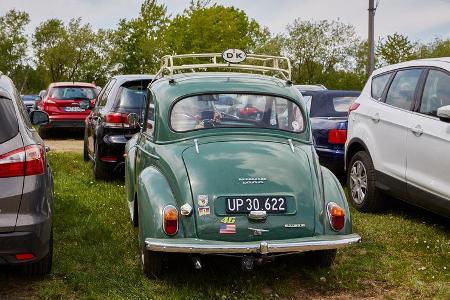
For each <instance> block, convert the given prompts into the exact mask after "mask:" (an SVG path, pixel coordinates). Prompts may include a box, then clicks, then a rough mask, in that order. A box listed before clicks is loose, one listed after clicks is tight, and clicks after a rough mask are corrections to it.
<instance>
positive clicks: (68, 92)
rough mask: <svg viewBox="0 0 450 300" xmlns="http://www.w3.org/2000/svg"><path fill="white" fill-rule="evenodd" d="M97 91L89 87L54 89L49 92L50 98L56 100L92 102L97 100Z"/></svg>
mask: <svg viewBox="0 0 450 300" xmlns="http://www.w3.org/2000/svg"><path fill="white" fill-rule="evenodd" d="M97 95H98V91H97V89H96V88H91V87H74V86H70V87H64V86H61V87H54V88H52V90H51V91H50V96H49V97H50V98H52V99H57V100H74V99H79V100H92V99H95V98H97Z"/></svg>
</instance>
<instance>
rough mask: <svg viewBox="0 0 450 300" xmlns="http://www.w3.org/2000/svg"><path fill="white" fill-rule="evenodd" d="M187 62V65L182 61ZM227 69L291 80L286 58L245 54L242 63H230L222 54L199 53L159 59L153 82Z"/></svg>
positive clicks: (289, 65) (289, 67) (288, 62)
mask: <svg viewBox="0 0 450 300" xmlns="http://www.w3.org/2000/svg"><path fill="white" fill-rule="evenodd" d="M186 60H189V63H183V61H186ZM214 68H215V69H228V70H243V71H256V72H260V73H262V74H266V73H271V74H273V76H275V75H279V76H281V78H282V79H284V80H291V62H290V61H289V59H288V58H287V57H282V56H271V55H257V54H247V55H245V59H244V60H243V63H242V64H241V63H230V62H227V61H226V60H225V59H224V58H223V54H222V53H201V54H183V55H166V56H163V58H162V59H161V69H160V70H159V71H158V73H157V74H156V75H155V80H156V79H157V78H159V77H164V75H173V74H176V73H183V71H190V72H196V70H207V69H214Z"/></svg>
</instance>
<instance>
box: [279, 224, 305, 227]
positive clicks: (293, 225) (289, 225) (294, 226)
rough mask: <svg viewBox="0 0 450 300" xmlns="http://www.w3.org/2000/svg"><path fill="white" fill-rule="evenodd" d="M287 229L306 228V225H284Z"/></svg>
mask: <svg viewBox="0 0 450 300" xmlns="http://www.w3.org/2000/svg"><path fill="white" fill-rule="evenodd" d="M284 227H285V228H305V227H306V224H284Z"/></svg>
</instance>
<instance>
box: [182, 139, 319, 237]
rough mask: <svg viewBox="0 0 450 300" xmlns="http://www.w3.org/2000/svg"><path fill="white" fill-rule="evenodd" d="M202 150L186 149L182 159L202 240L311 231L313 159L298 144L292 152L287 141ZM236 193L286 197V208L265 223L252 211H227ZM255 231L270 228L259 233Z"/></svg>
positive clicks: (229, 144) (308, 233) (295, 234)
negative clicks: (252, 215) (251, 216)
mask: <svg viewBox="0 0 450 300" xmlns="http://www.w3.org/2000/svg"><path fill="white" fill-rule="evenodd" d="M198 148H199V153H197V151H196V148H195V147H189V148H187V149H186V150H185V151H184V152H183V160H184V163H185V166H186V169H187V172H188V175H189V180H190V183H191V190H192V196H193V202H194V207H195V213H196V215H197V218H196V222H197V234H198V237H199V238H202V239H209V240H223V241H249V240H269V239H287V238H296V237H307V236H312V235H313V232H314V221H315V207H314V206H315V201H314V195H315V193H314V188H313V186H312V180H311V168H310V163H309V158H308V155H307V154H306V152H304V151H303V150H302V149H301V148H300V147H295V153H294V152H292V150H291V148H290V146H289V144H288V143H287V141H286V143H284V142H272V141H271V142H266V141H231V142H230V141H227V142H214V143H205V144H199V145H198ZM236 197H240V198H243V199H244V200H245V199H246V197H248V198H250V199H253V198H255V197H261V198H262V199H267V198H269V199H272V198H273V197H275V198H277V197H284V198H285V199H286V201H287V207H286V208H287V211H286V212H284V213H269V214H267V219H266V221H265V222H254V221H252V220H249V218H248V214H243V213H240V214H235V213H227V210H226V201H227V198H236ZM263 201H264V200H263ZM269 201H270V200H269ZM205 202H208V203H207V204H205ZM206 207H209V214H208V211H207V208H206ZM199 210H200V211H201V212H203V213H200V211H199ZM255 229H263V230H267V231H264V232H262V234H261V235H257V234H255Z"/></svg>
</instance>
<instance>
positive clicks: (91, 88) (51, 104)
mask: <svg viewBox="0 0 450 300" xmlns="http://www.w3.org/2000/svg"><path fill="white" fill-rule="evenodd" d="M97 95H98V89H97V87H96V86H95V84H91V83H84V82H56V83H51V84H50V85H49V87H48V89H47V93H46V95H45V97H44V98H43V99H42V100H41V101H39V102H38V109H40V110H42V111H45V112H46V113H48V115H49V117H50V122H49V123H48V124H47V125H45V126H41V127H40V128H39V135H40V136H41V137H44V136H45V135H46V133H47V131H48V130H49V129H51V128H84V120H85V119H86V117H87V116H88V115H89V114H90V112H91V111H90V109H85V108H82V107H93V106H94V104H95V101H96V98H97ZM86 104H88V105H86Z"/></svg>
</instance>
